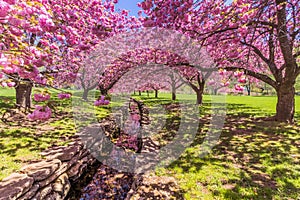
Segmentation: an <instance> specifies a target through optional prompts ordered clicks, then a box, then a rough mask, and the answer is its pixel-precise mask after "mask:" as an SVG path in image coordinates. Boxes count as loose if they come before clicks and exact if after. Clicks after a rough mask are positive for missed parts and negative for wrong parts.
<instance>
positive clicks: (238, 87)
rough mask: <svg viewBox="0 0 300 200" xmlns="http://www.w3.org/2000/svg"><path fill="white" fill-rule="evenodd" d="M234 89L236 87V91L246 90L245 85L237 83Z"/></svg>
mask: <svg viewBox="0 0 300 200" xmlns="http://www.w3.org/2000/svg"><path fill="white" fill-rule="evenodd" d="M234 89H235V90H236V91H239V92H242V91H244V87H243V86H241V85H235V86H234Z"/></svg>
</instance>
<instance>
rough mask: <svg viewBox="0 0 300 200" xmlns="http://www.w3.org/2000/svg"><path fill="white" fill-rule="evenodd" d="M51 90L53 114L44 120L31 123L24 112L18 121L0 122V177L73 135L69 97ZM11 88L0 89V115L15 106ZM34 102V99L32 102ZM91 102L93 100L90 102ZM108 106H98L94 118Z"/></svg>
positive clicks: (38, 156) (103, 114)
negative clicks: (47, 119) (63, 98)
mask: <svg viewBox="0 0 300 200" xmlns="http://www.w3.org/2000/svg"><path fill="white" fill-rule="evenodd" d="M50 91H51V93H52V96H51V101H53V102H54V104H55V105H54V106H55V109H56V114H54V113H53V116H52V118H51V119H50V120H49V121H46V122H35V121H33V122H30V121H29V120H28V119H27V118H26V114H25V115H24V117H25V118H24V117H23V119H22V121H21V123H19V122H18V123H17V122H16V121H9V122H6V123H4V122H2V121H0V180H2V179H3V178H5V177H7V176H8V175H10V174H11V173H12V172H15V171H18V170H19V169H20V168H21V167H22V166H23V165H26V164H28V163H30V162H34V161H36V160H39V159H41V156H40V155H39V153H40V152H41V151H43V150H44V149H47V148H49V147H50V146H53V145H58V146H60V145H67V144H68V143H69V142H70V141H71V139H72V138H73V137H74V135H75V134H76V131H77V129H76V128H75V123H74V118H73V117H74V116H73V114H72V104H71V100H63V101H61V100H59V99H58V98H57V92H56V91H54V90H50ZM14 103H15V91H14V89H7V88H1V89H0V114H1V117H2V113H4V112H5V111H6V110H7V109H11V108H13V107H14ZM33 104H36V102H34V101H33ZM90 104H91V105H92V103H90ZM108 113H109V107H103V108H97V109H96V117H98V118H99V119H101V118H104V117H105V116H107V115H108Z"/></svg>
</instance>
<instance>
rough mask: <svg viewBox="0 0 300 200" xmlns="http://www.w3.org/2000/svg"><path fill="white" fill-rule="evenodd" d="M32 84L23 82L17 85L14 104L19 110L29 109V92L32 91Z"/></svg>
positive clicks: (30, 101)
mask: <svg viewBox="0 0 300 200" xmlns="http://www.w3.org/2000/svg"><path fill="white" fill-rule="evenodd" d="M32 87H33V85H32V83H29V82H25V83H19V84H18V85H17V87H16V88H15V90H16V104H17V106H19V107H20V108H25V109H27V108H31V105H32V99H31V91H32Z"/></svg>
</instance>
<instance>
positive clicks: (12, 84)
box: [1, 82, 16, 87]
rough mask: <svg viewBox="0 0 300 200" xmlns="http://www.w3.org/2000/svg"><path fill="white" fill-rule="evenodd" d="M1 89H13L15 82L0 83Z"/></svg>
mask: <svg viewBox="0 0 300 200" xmlns="http://www.w3.org/2000/svg"><path fill="white" fill-rule="evenodd" d="M1 85H2V87H14V86H15V85H16V83H15V82H2V83H1Z"/></svg>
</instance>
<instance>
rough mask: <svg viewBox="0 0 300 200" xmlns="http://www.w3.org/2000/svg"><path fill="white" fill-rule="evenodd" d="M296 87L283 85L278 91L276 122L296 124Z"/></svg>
mask: <svg viewBox="0 0 300 200" xmlns="http://www.w3.org/2000/svg"><path fill="white" fill-rule="evenodd" d="M294 114H295V87H294V86H293V85H292V86H288V85H282V86H280V87H279V88H278V89H277V105H276V120H277V121H279V122H288V123H293V122H294Z"/></svg>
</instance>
